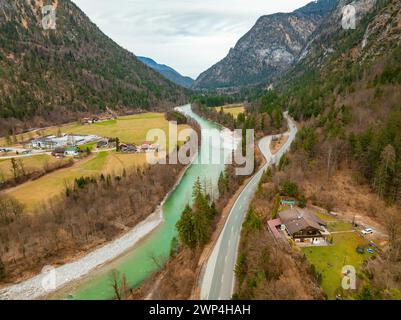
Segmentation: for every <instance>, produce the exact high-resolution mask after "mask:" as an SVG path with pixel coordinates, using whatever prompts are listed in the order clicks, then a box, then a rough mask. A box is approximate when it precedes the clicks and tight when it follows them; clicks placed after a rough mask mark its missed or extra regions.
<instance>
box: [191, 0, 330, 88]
mask: <svg viewBox="0 0 401 320" xmlns="http://www.w3.org/2000/svg"><path fill="white" fill-rule="evenodd" d="M335 4H336V0H319V1H315V2H311V3H309V4H308V5H306V6H305V7H302V8H300V9H298V10H296V11H294V12H292V13H276V14H272V15H267V16H262V17H261V18H259V19H258V21H257V22H256V24H255V26H254V27H253V28H252V29H251V30H250V31H249V32H248V33H247V34H245V35H244V36H243V37H242V38H241V39H240V40H239V41H238V43H237V44H236V45H235V47H234V48H233V49H231V50H230V52H229V54H228V55H227V57H225V58H224V59H223V60H222V61H220V62H218V63H217V64H215V65H214V66H212V67H211V68H210V69H208V70H206V71H205V72H203V73H202V74H201V75H200V76H199V77H198V79H196V81H195V84H194V88H197V89H202V88H206V89H211V88H221V87H239V86H246V85H256V84H267V83H269V82H270V80H271V79H272V78H273V77H274V76H276V75H278V74H280V73H281V72H282V71H283V70H285V69H287V68H288V67H289V66H290V65H291V64H292V63H293V62H294V61H295V60H296V58H297V57H298V55H299V53H300V52H301V50H302V49H303V47H304V46H305V45H306V44H307V42H308V40H309V37H310V36H311V35H312V33H313V32H314V31H315V29H316V27H317V26H318V25H319V24H320V23H321V21H322V19H323V18H324V17H325V16H326V15H327V14H328V13H329V12H330V11H331V10H332V9H333V7H334V6H335Z"/></svg>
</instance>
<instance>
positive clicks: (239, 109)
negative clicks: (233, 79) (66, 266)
mask: <svg viewBox="0 0 401 320" xmlns="http://www.w3.org/2000/svg"><path fill="white" fill-rule="evenodd" d="M221 108H223V111H224V112H225V113H229V114H232V115H233V116H234V118H237V117H238V115H239V114H240V113H244V112H245V108H244V107H243V106H241V105H228V106H223V107H216V110H217V111H220V109H221Z"/></svg>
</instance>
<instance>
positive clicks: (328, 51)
mask: <svg viewBox="0 0 401 320" xmlns="http://www.w3.org/2000/svg"><path fill="white" fill-rule="evenodd" d="M350 3H351V1H343V0H341V1H339V2H338V5H337V7H336V8H335V10H334V11H333V12H332V14H330V16H329V17H327V19H325V21H324V22H323V23H322V25H321V26H320V27H319V28H318V29H317V30H316V31H315V33H314V34H313V36H312V38H311V41H310V43H309V44H308V45H307V46H306V47H305V49H304V50H303V52H302V55H301V57H300V59H299V61H298V62H297V64H296V65H295V66H293V67H292V68H291V69H290V70H289V71H288V72H287V73H286V74H285V75H284V77H283V78H282V79H281V80H280V82H278V84H277V86H276V88H277V90H278V92H269V93H267V94H266V95H265V96H264V98H263V99H260V100H259V101H258V102H257V103H255V106H254V109H256V110H257V114H258V116H259V117H260V113H262V114H263V112H266V111H267V112H268V111H269V110H272V109H275V108H277V107H278V106H280V107H281V108H282V109H286V108H289V112H290V114H291V115H292V116H293V117H294V118H295V119H296V120H298V121H299V122H300V124H301V129H300V130H299V133H298V135H297V139H296V141H295V143H294V145H293V146H292V148H291V152H290V153H289V155H288V156H286V157H285V158H284V160H282V161H281V162H280V165H279V167H278V168H276V169H275V170H274V171H273V172H272V173H271V176H270V177H269V181H268V183H267V184H266V186H265V190H264V191H263V192H264V193H263V197H260V198H263V201H266V199H269V198H268V197H269V196H270V198H271V199H274V196H275V194H276V193H277V190H282V188H283V184H285V183H293V184H294V185H295V186H297V190H298V191H299V200H302V201H305V203H308V204H310V205H314V206H318V207H320V208H323V210H324V211H327V212H337V213H338V216H339V217H340V218H341V219H343V220H344V221H347V222H348V223H351V225H353V228H355V227H356V228H359V230H360V229H361V228H366V227H368V226H370V227H373V228H374V230H375V231H374V235H373V240H374V243H375V245H376V246H378V250H379V251H380V254H377V255H375V256H374V258H371V259H370V258H369V256H367V257H366V256H365V258H364V259H366V261H364V262H363V264H360V266H359V269H358V282H357V284H358V285H357V290H356V291H355V292H344V291H341V288H338V286H339V282H333V283H330V277H329V276H328V274H330V272H332V271H330V270H332V267H328V266H333V263H332V261H330V260H331V259H332V258H331V257H333V253H330V255H328V256H325V254H324V252H326V253H328V252H329V251H323V250H322V252H321V254H320V255H319V256H318V257H319V260H317V261H316V260H313V259H312V260H311V263H314V264H315V265H313V270H314V272H315V275H316V280H318V281H319V282H322V283H321V284H322V288H323V289H324V288H326V294H328V297H329V298H332V299H333V298H335V295H336V294H341V295H342V296H343V297H344V298H349V299H399V296H400V292H401V282H400V278H399V277H398V274H399V273H398V272H399V270H400V267H401V266H400V265H401V264H400V262H401V259H400V248H401V216H400V214H399V213H400V207H401V105H400V101H401V77H400V75H401V63H400V61H401V3H400V1H398V0H384V1H373V0H359V1H353V2H352V4H353V5H354V6H355V8H356V12H357V16H356V18H357V19H356V28H355V29H343V28H342V24H341V19H342V9H343V7H344V6H345V5H347V4H350ZM261 193H262V191H261ZM269 203H271V201H270V202H269ZM269 203H268V204H261V205H260V206H259V207H258V206H257V205H256V208H257V209H258V210H259V212H262V213H265V212H266V207H267V208H269V207H268V205H269ZM254 204H255V202H254ZM267 212H268V213H269V214H270V213H271V212H272V211H270V209H268V211H267ZM355 217H357V218H355ZM355 219H356V220H355ZM357 230H358V229H357ZM368 239H369V240H370V239H372V238H368ZM253 242H258V239H256V240H254V241H253ZM336 245H339V246H340V247H341V243H339V241H337V240H336V239H334V247H335V246H336ZM349 245H350V250H351V249H352V251H353V252H355V247H356V245H357V244H356V241H354V240H352V241H350V243H349ZM337 248H338V247H337ZM312 251H313V250H311V252H312ZM350 252H351V251H350ZM312 256H313V255H312ZM258 257H259V256H258ZM328 257H329V258H328ZM349 257H350V256H349V255H348V254H346V255H344V254H341V255H338V257H337V259H334V260H335V261H334V262H335V263H338V262H339V261H340V262H341V263H342V261H345V259H348V258H349ZM327 258H328V259H327ZM324 259H327V260H324ZM343 259H344V260H343ZM255 261H257V260H256V259H254V260H253V261H252V263H253V264H254V263H255ZM313 261H314V262H313ZM320 261H322V263H320ZM347 262H349V260H347ZM319 264H320V265H319ZM351 264H352V263H351ZM248 265H249V264H248ZM340 267H341V266H340ZM340 267H338V269H340ZM262 284H263V283H262ZM244 287H245V289H246V286H244ZM328 288H329V289H328ZM327 290H328V291H327ZM263 294H264V293H263Z"/></svg>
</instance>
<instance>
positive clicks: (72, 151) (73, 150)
mask: <svg viewBox="0 0 401 320" xmlns="http://www.w3.org/2000/svg"><path fill="white" fill-rule="evenodd" d="M79 152H80V150H79V148H77V147H69V148H65V150H64V156H66V157H76V156H77V155H79Z"/></svg>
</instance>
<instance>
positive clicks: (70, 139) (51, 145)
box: [31, 134, 100, 150]
mask: <svg viewBox="0 0 401 320" xmlns="http://www.w3.org/2000/svg"><path fill="white" fill-rule="evenodd" d="M99 139H100V138H99V137H98V136H95V135H87V136H84V135H66V134H65V135H62V136H61V137H56V136H47V137H43V138H38V139H33V140H32V141H31V146H32V148H34V149H45V150H49V149H50V150H54V149H56V148H62V147H67V146H79V145H83V144H86V143H90V142H94V141H98V140H99Z"/></svg>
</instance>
